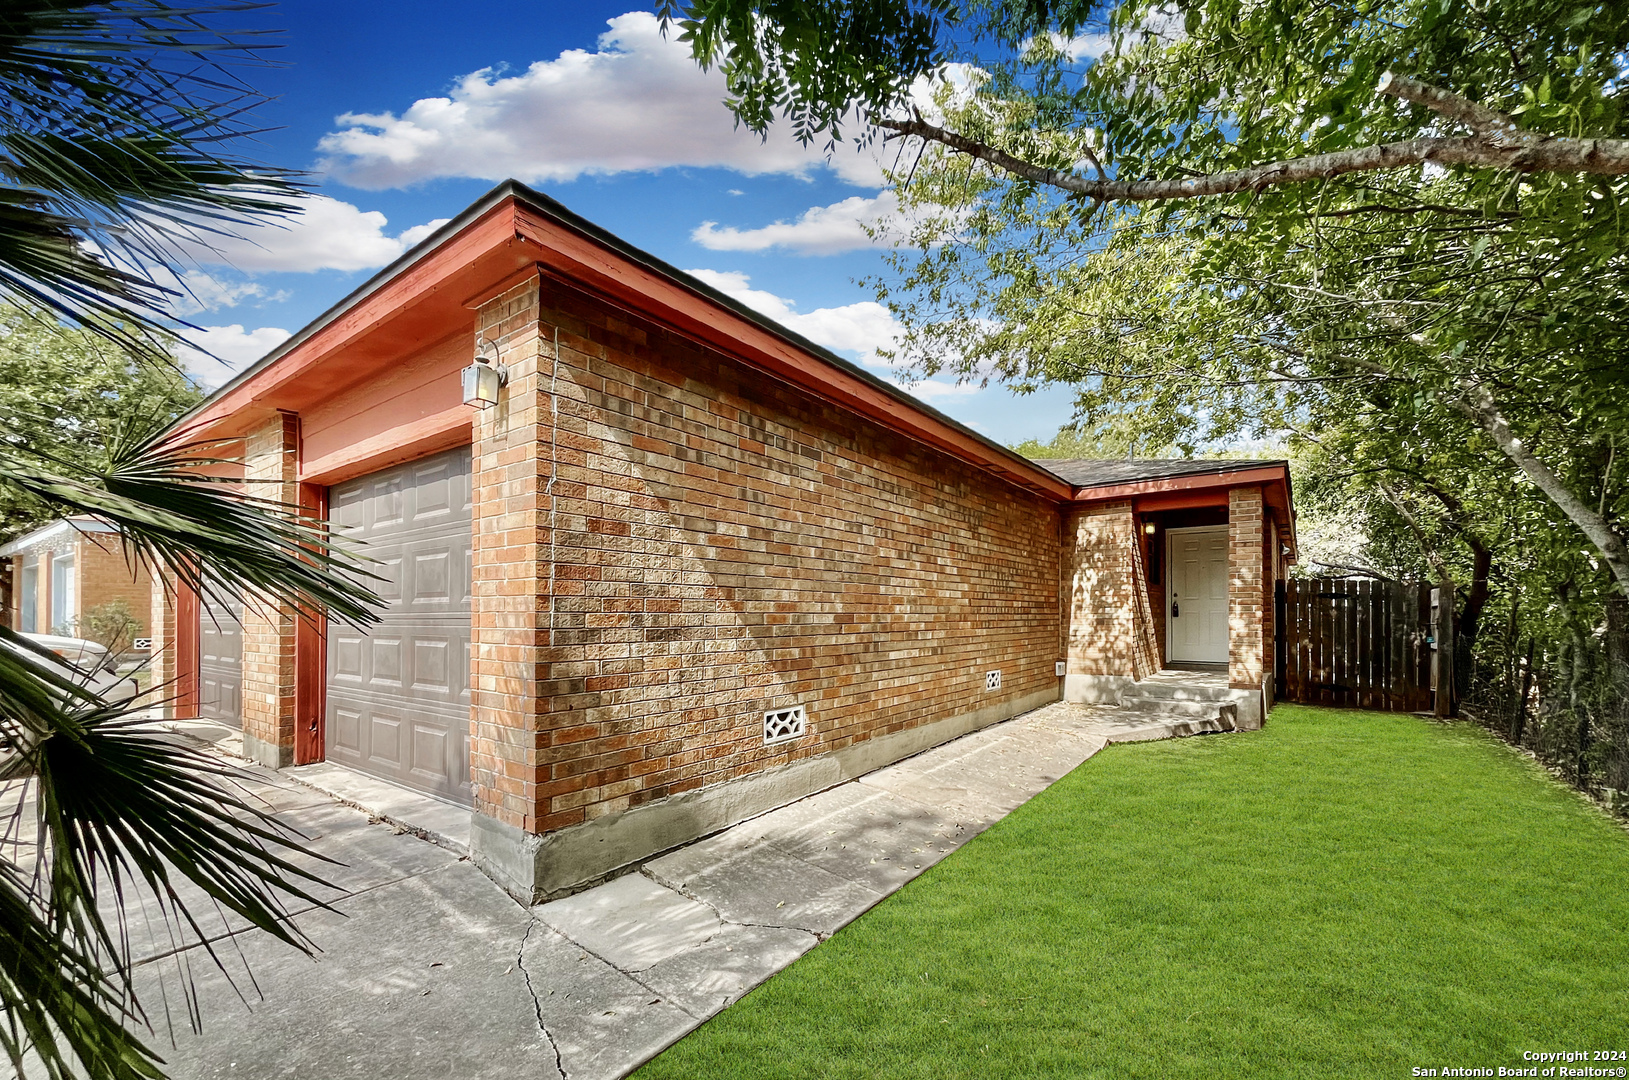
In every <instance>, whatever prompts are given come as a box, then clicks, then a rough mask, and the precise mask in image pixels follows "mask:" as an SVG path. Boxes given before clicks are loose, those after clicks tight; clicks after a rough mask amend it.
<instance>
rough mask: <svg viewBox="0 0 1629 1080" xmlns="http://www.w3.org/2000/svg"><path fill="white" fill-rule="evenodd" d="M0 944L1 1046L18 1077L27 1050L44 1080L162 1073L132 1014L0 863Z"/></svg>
mask: <svg viewBox="0 0 1629 1080" xmlns="http://www.w3.org/2000/svg"><path fill="white" fill-rule="evenodd" d="M0 941H4V942H5V943H6V945H5V948H0V1049H4V1051H5V1054H6V1057H7V1058H8V1059H9V1060H10V1062H11V1066H12V1069H13V1070H14V1072H15V1073H16V1074H17V1075H18V1076H21V1075H23V1067H24V1064H25V1062H26V1061H27V1059H28V1056H29V1055H30V1054H32V1055H33V1057H34V1058H35V1060H37V1061H38V1062H39V1064H40V1066H41V1067H43V1068H44V1070H45V1075H46V1076H47V1077H48V1078H49V1080H71V1078H73V1077H76V1076H78V1075H81V1072H80V1070H83V1072H84V1073H86V1074H89V1075H91V1076H94V1077H105V1078H107V1080H155V1078H160V1077H162V1076H163V1075H164V1074H163V1072H162V1070H161V1069H160V1068H159V1066H160V1065H161V1064H162V1060H161V1059H160V1058H159V1057H158V1056H157V1055H156V1054H154V1053H153V1051H152V1050H151V1049H149V1048H148V1047H147V1046H146V1045H145V1044H144V1043H143V1042H142V1041H141V1040H140V1039H139V1038H137V1037H136V1036H135V1035H134V1034H132V1033H131V1031H130V1027H131V1022H133V1021H135V1020H136V1016H135V1015H134V1013H133V1011H132V1009H131V1007H130V1006H129V1005H128V1004H127V1003H126V1000H125V998H124V995H123V994H122V992H121V991H120V990H119V988H118V987H117V986H115V985H114V984H113V983H112V982H111V981H110V980H109V979H108V978H107V976H105V975H104V974H103V973H102V971H101V968H100V967H99V966H98V964H97V963H96V961H95V960H94V959H92V957H91V956H90V955H89V954H88V953H86V952H84V951H83V950H81V949H78V948H75V947H74V946H73V945H72V944H71V943H69V942H67V941H64V940H63V939H62V937H61V936H60V935H58V934H57V933H56V931H55V929H54V928H53V927H52V925H51V923H50V921H49V919H48V918H47V917H46V915H45V914H44V912H43V911H42V910H41V909H40V907H39V905H38V904H37V903H34V902H32V900H31V894H30V889H29V883H28V881H27V880H26V879H25V878H24V877H23V875H22V874H21V873H19V872H18V870H17V868H16V867H14V866H12V865H11V864H10V863H7V862H5V861H4V860H0ZM64 1045H65V1046H66V1049H67V1051H68V1052H67V1053H64V1052H63V1050H64ZM76 1065H77V1068H76Z"/></svg>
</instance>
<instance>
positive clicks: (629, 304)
mask: <svg viewBox="0 0 1629 1080" xmlns="http://www.w3.org/2000/svg"><path fill="white" fill-rule="evenodd" d="M519 230H520V232H521V233H522V234H523V235H525V236H527V237H528V238H529V239H531V240H532V241H533V242H534V243H536V244H537V245H538V247H539V249H540V252H539V257H538V262H539V264H540V265H541V266H542V267H543V268H544V270H545V271H546V272H547V273H549V274H551V275H553V276H557V277H560V278H563V279H565V280H566V281H568V282H571V283H573V284H576V285H578V286H580V287H582V288H585V289H587V290H588V291H589V292H591V293H593V294H595V295H598V296H601V297H603V298H605V299H607V300H609V301H611V302H612V303H615V304H617V305H618V306H620V307H622V308H624V309H625V310H627V311H628V312H629V313H630V314H632V315H634V316H636V317H638V318H640V319H644V320H648V321H654V322H657V323H661V324H663V325H666V326H667V327H669V328H670V329H672V330H673V331H675V332H677V333H679V334H681V335H683V336H685V337H688V338H690V339H692V340H694V341H697V342H699V343H701V344H703V345H706V346H707V347H708V348H711V349H714V350H717V351H718V352H722V353H724V354H725V355H728V356H731V357H734V358H736V359H738V360H740V361H742V362H743V363H746V364H748V365H750V366H752V367H754V368H757V369H759V370H761V371H764V372H766V373H768V374H771V375H773V376H775V377H777V378H780V379H782V380H783V381H786V382H789V383H791V384H793V385H795V386H797V387H799V388H800V389H803V390H806V391H809V392H811V393H814V394H816V395H818V396H820V397H822V398H825V399H826V400H828V401H831V402H833V403H835V404H837V405H841V406H842V407H844V408H846V409H849V410H851V411H853V412H856V413H859V414H860V415H862V416H865V417H867V418H869V419H871V420H874V421H876V422H878V423H880V424H882V425H883V426H884V427H888V428H891V429H893V430H895V431H898V432H901V433H902V434H905V435H907V436H909V437H911V438H914V439H916V440H917V441H919V442H924V443H927V444H928V445H930V446H933V447H935V448H937V449H939V450H942V451H944V452H946V453H948V454H951V455H952V456H954V457H957V458H960V459H962V460H963V461H967V462H969V463H970V464H973V465H977V466H980V467H981V468H984V469H986V470H988V471H990V472H993V473H996V474H997V475H1000V476H1001V477H1003V478H1004V479H1006V480H1008V481H1009V482H1012V483H1016V484H1018V485H1019V486H1021V487H1024V488H1027V489H1029V490H1031V491H1035V492H1038V493H1040V494H1043V495H1046V496H1048V497H1050V498H1052V499H1056V500H1058V501H1065V500H1067V499H1069V498H1070V496H1071V494H1072V488H1071V486H1070V485H1069V483H1068V482H1066V481H1064V480H1062V479H1060V478H1058V477H1057V476H1054V475H1053V474H1052V473H1050V472H1047V471H1046V470H1044V469H1042V468H1039V467H1030V468H1026V467H1025V466H1024V465H1023V464H1021V463H1020V462H1019V461H1014V460H1009V459H1007V458H1006V457H1004V456H1002V455H998V454H995V453H992V451H991V448H990V447H988V446H986V445H984V444H983V443H981V442H980V441H979V440H978V439H976V438H974V437H971V436H969V435H967V434H965V433H963V432H960V431H957V430H956V429H955V428H953V427H951V426H949V425H947V424H942V423H940V422H938V421H937V420H935V419H934V418H933V417H932V416H929V415H927V414H925V413H923V412H921V411H920V410H918V409H915V408H913V407H912V406H911V405H910V404H908V403H906V402H903V401H901V400H899V399H898V398H895V397H893V396H892V395H890V394H888V393H886V392H885V391H883V390H880V389H878V388H877V387H875V386H872V385H870V384H869V383H867V382H866V381H865V380H863V379H859V378H856V377H854V376H852V375H850V374H848V373H847V372H845V371H843V370H841V369H840V368H836V367H833V366H832V365H831V364H829V363H828V362H826V361H825V360H823V359H821V358H819V357H817V356H813V355H811V354H809V353H807V352H805V351H804V350H802V349H800V348H798V347H797V346H795V345H793V344H792V343H791V342H789V341H787V340H785V339H784V338H782V337H780V336H778V335H776V334H773V333H771V332H770V331H768V330H766V329H764V328H763V327H761V326H759V325H757V324H756V323H754V322H752V321H749V320H747V319H744V318H742V317H741V316H739V315H737V314H736V313H735V312H732V311H729V310H727V309H723V308H721V307H719V305H718V304H717V303H715V302H714V301H713V300H712V299H710V298H708V297H705V296H701V295H699V294H697V293H694V292H692V291H690V290H689V289H686V288H684V287H683V286H682V285H681V284H679V283H678V282H675V281H673V280H671V279H670V278H667V277H666V276H664V275H661V274H657V273H655V272H654V271H651V270H649V269H647V268H645V267H642V266H639V265H638V264H636V263H633V262H630V261H629V260H627V259H625V258H623V257H622V256H621V255H620V254H618V253H616V252H613V251H609V250H607V249H606V248H604V247H602V246H601V245H600V244H598V243H597V242H596V241H594V240H593V239H592V238H590V237H586V236H583V235H581V234H579V233H577V232H576V231H574V230H572V229H570V228H568V227H566V226H565V225H563V224H561V223H558V222H555V221H552V220H550V219H548V218H546V217H543V216H542V215H530V214H526V213H525V208H524V207H522V214H521V218H520V223H519Z"/></svg>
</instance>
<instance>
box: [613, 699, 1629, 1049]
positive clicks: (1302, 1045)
mask: <svg viewBox="0 0 1629 1080" xmlns="http://www.w3.org/2000/svg"><path fill="white" fill-rule="evenodd" d="M1626 930H1629V835H1626V834H1625V833H1624V832H1623V831H1622V830H1620V829H1619V828H1617V827H1616V826H1614V825H1613V824H1612V823H1610V822H1609V821H1608V820H1607V819H1606V818H1605V817H1603V816H1602V815H1601V814H1600V813H1598V812H1597V811H1595V810H1594V809H1593V808H1591V807H1589V806H1587V805H1585V804H1584V803H1583V802H1582V801H1581V800H1580V799H1579V798H1578V797H1576V796H1575V795H1573V794H1571V793H1570V792H1568V791H1566V790H1564V789H1563V788H1561V787H1560V786H1559V785H1557V784H1556V783H1555V782H1553V781H1552V780H1551V779H1550V778H1549V777H1548V776H1547V775H1545V774H1544V773H1543V772H1542V771H1541V770H1540V769H1538V768H1537V767H1536V766H1535V765H1533V764H1532V763H1531V762H1529V761H1527V760H1526V759H1524V758H1521V757H1519V756H1517V755H1516V754H1514V753H1512V752H1511V751H1509V750H1508V749H1506V748H1505V747H1504V746H1503V745H1502V744H1500V743H1498V742H1496V741H1495V740H1493V739H1491V738H1490V737H1488V736H1487V735H1486V734H1485V733H1483V732H1482V731H1480V730H1479V729H1476V728H1474V727H1471V726H1469V725H1464V724H1455V725H1436V724H1431V723H1427V722H1424V721H1421V720H1419V719H1416V718H1413V717H1399V716H1389V715H1385V714H1378V713H1358V712H1345V711H1335V710H1327V709H1312V708H1299V707H1290V706H1283V707H1280V708H1278V709H1276V710H1275V711H1274V712H1273V714H1272V717H1271V720H1270V722H1269V725H1268V727H1267V729H1266V730H1265V731H1262V732H1260V733H1258V734H1252V735H1239V736H1224V737H1214V738H1192V739H1182V740H1175V741H1171V742H1163V743H1157V744H1144V745H1140V746H1136V745H1134V746H1113V747H1110V748H1109V749H1107V750H1105V751H1103V752H1102V753H1100V754H1099V755H1098V756H1097V757H1095V758H1093V759H1092V760H1091V761H1089V762H1087V763H1086V764H1085V765H1083V766H1081V767H1080V768H1079V769H1076V770H1075V771H1074V772H1073V773H1071V774H1070V775H1069V776H1067V777H1065V778H1064V779H1063V780H1061V781H1060V782H1058V783H1057V784H1055V785H1053V786H1052V787H1051V788H1050V789H1048V790H1047V791H1045V792H1043V793H1041V794H1040V795H1038V796H1037V797H1036V798H1034V799H1033V800H1031V801H1030V802H1029V803H1028V804H1026V805H1024V806H1023V807H1021V808H1019V809H1018V810H1017V811H1016V812H1014V813H1013V814H1012V815H1011V816H1009V817H1008V818H1007V819H1005V820H1004V821H1002V822H1000V823H999V824H997V825H996V826H995V827H994V828H992V829H990V830H989V831H988V832H986V833H985V834H984V835H982V836H980V837H978V838H977V839H975V840H974V841H972V842H971V843H969V844H968V845H967V846H966V847H965V848H963V849H962V850H961V851H960V852H958V853H957V854H955V855H952V856H951V857H950V858H948V859H946V860H945V861H944V862H943V863H941V864H939V865H938V866H937V867H935V868H933V869H932V870H931V871H929V872H928V873H926V874H924V875H923V876H922V877H920V878H918V879H917V880H916V881H914V882H912V883H911V884H909V885H907V886H906V887H905V888H904V889H902V890H901V891H900V892H898V893H897V894H895V895H894V896H892V897H890V898H889V899H888V900H886V901H884V902H883V903H882V904H880V905H878V906H877V907H876V908H874V909H873V910H872V911H871V912H869V913H868V914H866V915H865V916H863V917H862V918H860V919H858V920H856V921H855V922H854V923H852V924H851V925H849V926H848V927H847V928H845V929H844V930H842V931H841V932H839V933H838V934H837V935H835V936H834V937H833V938H832V939H831V940H830V941H828V942H826V943H825V944H823V945H821V946H820V947H819V948H818V949H816V950H814V951H813V952H812V953H810V954H808V955H807V956H805V957H804V958H803V959H802V960H800V961H798V962H797V963H796V964H794V965H793V966H792V967H790V968H788V969H787V970H786V971H783V972H782V973H780V974H779V975H777V976H776V977H775V978H773V979H771V980H770V981H769V982H768V983H766V984H765V985H764V986H762V987H760V988H759V989H758V990H756V991H754V992H753V993H752V994H750V995H749V996H747V997H746V998H745V999H743V1000H742V1001H741V1002H739V1003H738V1004H736V1005H734V1006H732V1007H731V1008H729V1009H727V1010H725V1012H723V1013H722V1014H720V1015H719V1016H718V1017H716V1018H714V1019H713V1020H712V1021H710V1022H709V1023H707V1024H706V1025H704V1026H703V1027H702V1028H701V1029H699V1030H698V1031H697V1032H696V1033H695V1034H693V1035H691V1036H690V1037H689V1038H687V1039H684V1040H683V1041H681V1042H680V1043H678V1044H677V1045H675V1046H674V1047H673V1048H671V1049H670V1050H668V1051H667V1052H666V1053H664V1054H663V1055H661V1056H660V1057H658V1058H657V1059H656V1060H655V1061H653V1062H651V1063H650V1064H649V1065H647V1066H646V1067H645V1068H644V1069H642V1070H641V1071H640V1072H639V1073H638V1074H637V1077H638V1080H661V1078H668V1077H672V1078H681V1077H682V1078H686V1080H690V1078H696V1077H706V1078H708V1080H725V1078H729V1077H753V1078H759V1077H797V1078H804V1077H921V1078H929V1080H953V1078H961V1077H967V1078H979V1080H985V1078H990V1077H1035V1076H1068V1077H1076V1076H1082V1077H1160V1078H1175V1077H1204V1078H1207V1080H1214V1078H1217V1077H1232V1076H1283V1077H1324V1076H1339V1077H1370V1076H1373V1077H1390V1076H1397V1077H1402V1076H1410V1075H1413V1074H1412V1073H1411V1070H1412V1069H1414V1068H1416V1067H1418V1068H1422V1069H1424V1068H1436V1069H1442V1068H1445V1067H1447V1068H1465V1067H1473V1066H1475V1067H1485V1068H1495V1069H1496V1068H1497V1066H1500V1065H1503V1066H1506V1067H1511V1066H1517V1065H1521V1064H1522V1058H1521V1055H1522V1053H1523V1051H1557V1050H1610V1049H1618V1050H1621V1049H1625V1048H1629V1038H1626V1037H1625V1035H1626V1032H1629V1021H1626V1018H1629V978H1626V974H1625V973H1626V972H1629V933H1626ZM1601 1064H1603V1065H1605V1064H1607V1063H1605V1062H1603V1063H1601ZM1620 1064H1622V1063H1621V1062H1615V1063H1612V1065H1613V1067H1614V1068H1615V1067H1616V1066H1617V1065H1620Z"/></svg>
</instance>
